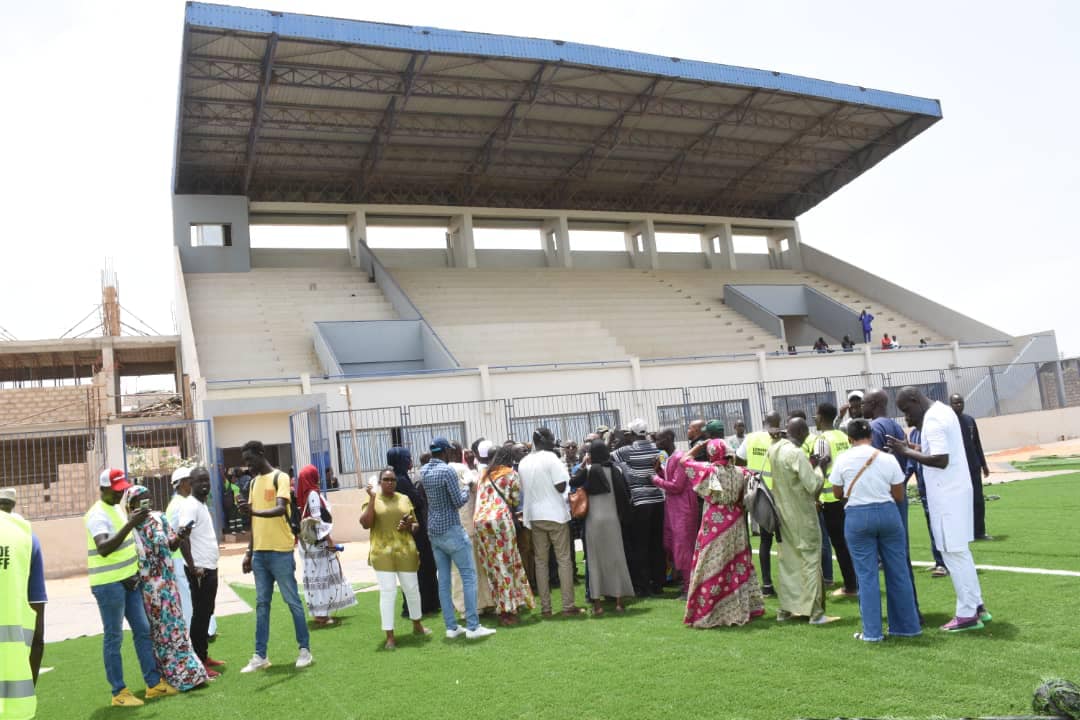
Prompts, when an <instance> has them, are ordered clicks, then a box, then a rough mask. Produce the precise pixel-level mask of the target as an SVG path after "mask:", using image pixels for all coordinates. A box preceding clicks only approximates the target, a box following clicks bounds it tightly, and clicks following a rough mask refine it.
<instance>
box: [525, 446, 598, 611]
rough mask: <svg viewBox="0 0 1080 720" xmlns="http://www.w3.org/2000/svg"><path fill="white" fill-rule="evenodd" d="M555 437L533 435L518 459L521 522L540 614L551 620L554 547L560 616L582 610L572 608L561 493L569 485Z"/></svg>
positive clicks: (566, 523) (567, 536)
mask: <svg viewBox="0 0 1080 720" xmlns="http://www.w3.org/2000/svg"><path fill="white" fill-rule="evenodd" d="M554 449H555V435H554V434H553V433H552V432H551V430H549V429H548V428H543V427H542V428H537V430H536V432H534V433H533V451H532V453H530V454H529V455H526V456H525V457H524V458H522V459H521V462H520V463H519V464H518V474H519V475H520V476H521V495H522V520H523V522H524V523H525V527H527V528H529V529H530V530H531V531H532V544H533V557H534V558H535V560H536V585H537V590H539V591H540V614H541V615H542V616H543V617H551V578H550V577H549V576H548V553H549V549H550V547H551V546H554V547H555V558H556V560H557V561H558V564H559V590H560V591H561V592H562V612H563V615H580V614H581V613H583V612H585V610H584V608H579V607H576V606H575V605H574V566H573V565H572V564H571V563H570V511H569V510H568V509H567V507H566V501H565V500H564V499H563V491H564V490H565V489H566V486H567V483H569V482H570V473H569V472H567V470H566V464H565V463H564V462H563V461H562V460H561V459H559V457H558V456H557V455H556V454H555V453H554V452H553V451H554Z"/></svg>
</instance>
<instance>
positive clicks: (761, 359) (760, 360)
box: [757, 350, 769, 382]
mask: <svg viewBox="0 0 1080 720" xmlns="http://www.w3.org/2000/svg"><path fill="white" fill-rule="evenodd" d="M757 364H758V382H768V381H769V361H768V360H767V359H766V356H765V351H764V350H758V352H757Z"/></svg>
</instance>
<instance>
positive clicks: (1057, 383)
mask: <svg viewBox="0 0 1080 720" xmlns="http://www.w3.org/2000/svg"><path fill="white" fill-rule="evenodd" d="M1054 388H1055V390H1056V391H1057V401H1058V404H1057V406H1058V407H1059V408H1063V407H1065V402H1066V398H1065V373H1064V372H1063V371H1062V368H1061V361H1060V360H1055V361H1054Z"/></svg>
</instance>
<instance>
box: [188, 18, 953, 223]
mask: <svg viewBox="0 0 1080 720" xmlns="http://www.w3.org/2000/svg"><path fill="white" fill-rule="evenodd" d="M183 47H184V50H183V58H182V70H181V84H180V102H179V114H178V127H177V138H176V143H177V145H176V159H175V162H176V165H175V170H174V190H175V192H177V193H202V194H243V195H247V196H249V197H250V198H251V199H252V200H268V201H307V202H364V203H395V204H428V205H430V204H435V205H470V206H491V207H524V208H561V209H591V210H634V211H655V212H677V213H693V214H705V215H727V216H742V217H765V218H794V217H795V216H797V215H799V214H801V213H802V212H804V211H806V210H808V209H810V208H811V207H813V206H814V205H816V204H817V203H819V202H821V201H822V200H823V199H824V198H826V197H828V196H829V195H831V194H832V193H833V192H835V191H836V190H838V189H839V188H840V187H842V186H844V185H845V184H847V183H848V182H850V181H851V180H852V179H854V178H855V177H857V176H858V175H860V174H862V173H863V172H865V171H866V170H868V169H869V168H870V167H872V166H874V165H875V164H877V163H878V162H880V161H881V160H882V159H883V158H884V157H886V156H887V155H889V154H890V153H892V152H893V151H894V150H896V149H897V148H899V147H900V146H901V145H903V144H904V143H906V142H908V141H909V140H911V139H912V138H913V137H915V136H916V135H918V134H919V133H920V132H922V131H923V130H925V129H926V128H928V127H929V126H930V125H932V124H933V123H934V122H936V121H937V120H939V119H940V118H941V107H940V104H939V103H938V102H937V101H936V100H928V99H924V98H918V97H911V96H906V95H900V94H897V93H891V92H883V91H879V90H869V89H866V88H861V87H855V86H851V85H843V84H839V83H832V82H826V81H823V80H813V79H810V78H804V77H798V76H794V75H787V74H784V73H778V72H770V71H764V70H752V69H747V68H740V67H733V66H729V65H719V64H714V63H705V62H698V61H692V60H684V59H680V58H670V57H661V56H656V55H647V54H644V53H637V52H630V51H624V50H612V49H608V48H601V47H593V46H589V45H579V44H575V43H567V42H562V41H558V40H540V39H533V38H519V37H511V36H502V35H488V34H480V33H469V32H457V31H449V30H440V29H436V28H424V27H406V26H400V25H387V24H381V23H370V22H362V21H355V20H339V19H332V18H322V17H313V16H307V15H296V14H290V13H275V12H269V11H264V10H249V9H245V8H237V7H227V6H220V5H207V4H202V3H189V4H188V6H187V13H186V19H185V26H184V43H183Z"/></svg>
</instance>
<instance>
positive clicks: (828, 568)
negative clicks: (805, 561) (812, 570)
mask: <svg viewBox="0 0 1080 720" xmlns="http://www.w3.org/2000/svg"><path fill="white" fill-rule="evenodd" d="M817 519H818V525H820V526H821V578H822V580H824V581H825V584H826V585H832V581H833V565H832V543H831V542H829V530H828V528H826V527H825V513H823V512H821V511H820V510H819V511H818V514H817Z"/></svg>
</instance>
